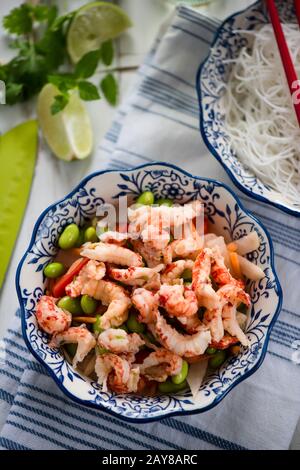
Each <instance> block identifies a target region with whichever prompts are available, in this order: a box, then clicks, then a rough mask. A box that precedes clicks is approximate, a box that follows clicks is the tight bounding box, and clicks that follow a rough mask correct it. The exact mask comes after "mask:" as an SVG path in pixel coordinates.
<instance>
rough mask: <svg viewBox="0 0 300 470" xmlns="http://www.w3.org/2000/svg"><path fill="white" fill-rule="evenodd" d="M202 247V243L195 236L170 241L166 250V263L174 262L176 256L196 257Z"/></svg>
mask: <svg viewBox="0 0 300 470" xmlns="http://www.w3.org/2000/svg"><path fill="white" fill-rule="evenodd" d="M200 249H201V244H199V242H198V240H196V239H194V238H186V239H185V238H183V239H180V240H174V241H173V242H171V243H169V245H168V246H167V248H166V249H165V251H164V263H165V264H170V263H172V261H173V259H174V258H188V257H189V258H191V257H195V256H196V255H197V253H198V251H199V250H200Z"/></svg>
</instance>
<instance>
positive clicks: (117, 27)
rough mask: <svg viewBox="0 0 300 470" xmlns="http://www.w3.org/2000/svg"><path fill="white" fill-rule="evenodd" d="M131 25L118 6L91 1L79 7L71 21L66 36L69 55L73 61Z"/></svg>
mask: <svg viewBox="0 0 300 470" xmlns="http://www.w3.org/2000/svg"><path fill="white" fill-rule="evenodd" d="M131 25H132V23H131V21H130V18H129V17H128V16H127V14H126V13H125V12H124V10H122V9H121V8H120V7H118V6H116V5H113V4H111V3H106V2H92V3H89V4H88V5H85V6H84V7H82V8H80V9H79V10H78V12H77V13H76V15H75V17H74V19H73V20H72V22H71V25H70V27H69V31H68V37H67V47H68V52H69V55H70V57H71V59H72V61H73V62H74V63H76V62H78V61H79V59H80V58H81V57H82V56H83V55H84V54H86V53H87V52H90V51H93V50H95V49H99V47H100V45H101V43H102V42H104V41H107V40H108V39H113V38H115V37H116V36H118V35H119V34H120V33H122V32H123V31H125V29H127V28H129V27H130V26H131Z"/></svg>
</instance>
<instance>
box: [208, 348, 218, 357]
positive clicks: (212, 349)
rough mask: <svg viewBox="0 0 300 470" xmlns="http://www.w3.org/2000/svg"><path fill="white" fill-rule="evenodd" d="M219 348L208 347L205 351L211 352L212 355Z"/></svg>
mask: <svg viewBox="0 0 300 470" xmlns="http://www.w3.org/2000/svg"><path fill="white" fill-rule="evenodd" d="M216 352H217V350H216V348H207V350H206V351H205V354H209V355H210V356H211V355H212V354H216Z"/></svg>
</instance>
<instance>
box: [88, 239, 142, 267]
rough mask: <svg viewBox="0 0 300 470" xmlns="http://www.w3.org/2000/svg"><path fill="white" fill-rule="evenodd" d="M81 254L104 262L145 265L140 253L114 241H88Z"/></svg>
mask: <svg viewBox="0 0 300 470" xmlns="http://www.w3.org/2000/svg"><path fill="white" fill-rule="evenodd" d="M81 255H82V256H86V257H87V258H90V259H94V260H97V261H102V262H104V263H112V264H120V265H122V266H143V260H142V257H141V256H140V255H139V254H137V253H134V252H133V251H131V250H129V249H128V248H124V247H122V246H118V245H114V244H112V243H102V242H98V243H86V244H85V245H84V246H83V249H82V250H81Z"/></svg>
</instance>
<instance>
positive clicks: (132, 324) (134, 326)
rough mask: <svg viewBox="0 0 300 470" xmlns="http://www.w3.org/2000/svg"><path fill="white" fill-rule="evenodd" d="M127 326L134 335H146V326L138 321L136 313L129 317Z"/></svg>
mask: <svg viewBox="0 0 300 470" xmlns="http://www.w3.org/2000/svg"><path fill="white" fill-rule="evenodd" d="M126 326H127V328H128V330H129V331H131V332H132V333H144V331H145V325H143V324H142V323H139V322H138V321H137V319H136V315H135V314H134V313H131V314H130V315H129V317H128V320H127V322H126Z"/></svg>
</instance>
